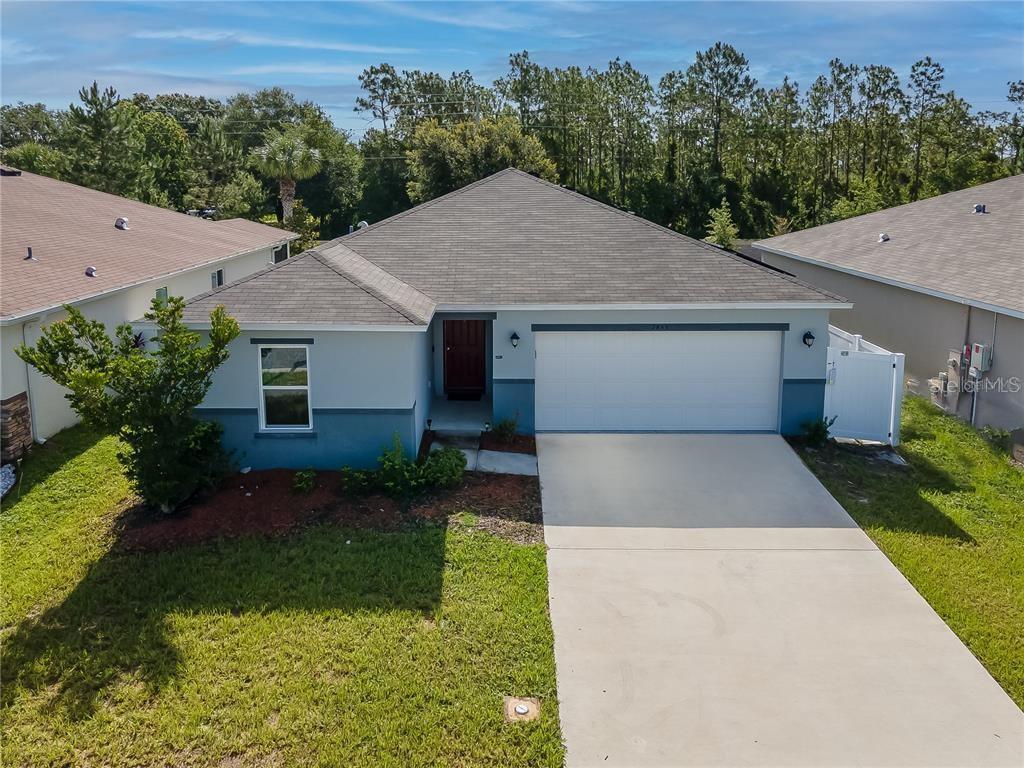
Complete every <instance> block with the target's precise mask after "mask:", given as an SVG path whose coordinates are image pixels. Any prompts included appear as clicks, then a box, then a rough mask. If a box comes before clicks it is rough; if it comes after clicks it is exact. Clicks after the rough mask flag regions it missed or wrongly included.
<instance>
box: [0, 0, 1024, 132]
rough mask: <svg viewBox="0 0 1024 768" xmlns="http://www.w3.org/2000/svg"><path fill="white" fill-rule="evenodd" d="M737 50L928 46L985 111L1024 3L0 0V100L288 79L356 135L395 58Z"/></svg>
mask: <svg viewBox="0 0 1024 768" xmlns="http://www.w3.org/2000/svg"><path fill="white" fill-rule="evenodd" d="M718 40H721V41H723V42H727V43H731V44H732V45H733V46H735V47H736V48H737V49H739V50H740V51H742V52H743V53H744V54H745V55H746V56H747V58H748V59H749V61H750V65H751V73H752V74H753V75H754V77H756V78H757V80H758V81H760V83H761V84H763V85H766V86H769V87H771V86H775V85H777V84H778V83H779V82H780V81H781V80H782V78H783V76H784V75H789V77H790V78H791V79H792V80H796V81H797V82H798V83H799V84H800V86H801V89H804V88H806V87H807V86H808V85H810V83H811V82H812V81H813V80H814V78H815V77H816V76H817V75H818V74H820V73H822V72H824V71H826V70H827V69H828V62H829V60H830V59H832V58H834V57H838V58H840V59H842V60H843V61H845V62H848V63H858V64H869V63H874V64H887V65H889V66H891V67H893V68H894V69H895V70H896V71H897V72H898V73H899V74H900V75H901V77H903V78H904V79H905V78H906V76H907V74H908V73H909V70H910V66H911V64H913V62H914V61H916V60H918V59H920V58H922V57H924V56H926V55H929V56H931V57H932V58H933V59H935V60H937V61H939V62H940V63H941V64H942V65H943V66H944V67H945V70H946V81H945V87H946V88H947V89H953V90H955V91H956V92H957V93H959V94H960V95H961V96H963V97H964V98H966V99H967V100H968V101H970V102H971V103H972V104H973V105H974V106H975V107H976V108H977V109H990V110H999V109H1005V108H1006V106H1007V102H1006V100H1005V97H1006V92H1007V87H1006V83H1007V81H1008V80H1018V79H1024V1H1017V2H911V3H902V2H901V3H897V2H843V1H842V0H836V1H833V2H656V3H647V2H632V3H622V2H593V1H587V2H572V1H571V0H563V1H561V2H461V3H459V2H446V3H435V2H372V3H371V2H329V3H299V2H285V0H279V1H278V2H274V3H260V2H251V1H250V0H242V1H239V2H221V3H218V2H186V1H185V0H180V1H179V2H159V3H157V2H154V3H120V2H64V3H48V2H12V1H11V0H2V2H0V100H2V101H3V103H5V104H6V103H14V102H17V101H26V102H37V101H41V102H44V103H45V104H47V105H49V106H51V107H61V108H63V107H66V106H67V105H68V104H69V103H70V102H71V101H74V100H75V99H76V94H77V92H78V89H79V88H80V87H81V86H82V85H85V84H87V83H91V82H92V81H93V80H97V81H98V82H99V83H100V84H101V85H113V86H114V87H116V88H117V89H118V91H119V92H120V93H121V94H122V95H130V94H132V93H135V92H138V91H143V92H147V93H150V94H154V93H164V92H175V91H177V92H187V93H193V94H203V95H207V96H213V97H220V98H225V97H228V96H231V95H232V94H234V93H237V92H238V91H242V90H255V89H257V88H261V87H266V86H273V85H280V86H282V87H284V88H287V89H288V90H290V91H292V92H293V93H295V94H296V96H298V97H300V98H304V99H312V100H314V101H316V102H318V103H319V104H321V105H322V106H323V107H324V108H325V109H326V110H327V111H328V113H329V114H330V116H331V118H332V119H333V120H334V122H335V124H336V125H338V127H340V128H343V129H345V130H348V131H351V132H352V133H353V134H354V136H355V137H357V138H358V136H359V135H360V134H361V133H362V132H363V131H364V130H366V128H367V127H368V126H369V120H370V118H369V117H368V116H363V115H360V114H357V113H355V112H354V111H353V106H354V103H355V97H356V94H357V93H358V90H359V83H358V79H357V77H358V74H359V73H360V72H361V71H362V70H363V69H364V68H365V67H367V66H370V65H372V64H379V63H381V62H384V61H386V62H390V63H391V64H393V65H394V66H395V67H396V68H399V69H421V70H433V71H437V72H442V73H445V74H449V73H451V72H453V71H456V70H463V69H469V70H470V71H472V72H473V74H474V75H475V76H476V77H477V79H478V81H480V82H484V83H487V84H490V83H491V82H492V81H493V80H494V79H495V78H497V77H499V76H501V75H502V74H503V73H504V72H505V70H506V64H507V61H508V55H509V54H510V53H512V52H514V51H521V50H524V49H525V50H528V51H529V52H530V55H531V58H533V59H534V60H535V61H537V62H538V63H540V64H543V65H547V66H568V65H570V64H576V65H580V66H583V67H586V66H594V67H603V66H605V65H606V64H607V62H608V61H609V60H611V59H613V58H615V57H621V58H622V59H624V60H628V61H630V62H631V63H632V64H633V65H634V66H635V67H637V68H638V69H640V70H641V71H643V72H645V73H647V74H648V75H649V76H650V77H651V80H652V82H653V83H654V84H655V85H656V84H657V81H658V79H659V78H660V77H661V76H662V75H663V74H664V73H665V72H667V71H671V70H674V69H680V70H682V69H685V68H686V67H687V66H688V65H689V64H690V63H692V61H693V57H694V53H695V52H696V51H698V50H704V49H706V48H708V47H709V46H711V45H712V44H714V43H715V42H716V41H718Z"/></svg>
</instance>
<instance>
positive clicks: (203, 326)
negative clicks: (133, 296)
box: [131, 320, 429, 333]
mask: <svg viewBox="0 0 1024 768" xmlns="http://www.w3.org/2000/svg"><path fill="white" fill-rule="evenodd" d="M131 325H132V326H133V327H135V328H146V329H149V328H156V324H155V323H151V322H150V321H148V320H137V321H135V322H133V323H132V324H131ZM186 325H187V326H188V327H189V328H191V329H193V330H196V331H208V330H210V323H209V321H204V322H202V323H186ZM238 325H239V327H240V328H241V330H242V331H243V332H245V331H280V332H282V333H298V332H302V333H313V332H317V331H373V332H386V331H391V332H395V333H426V332H427V328H428V327H429V326H427V325H369V324H367V325H359V324H357V323H324V324H321V325H313V324H310V323H293V324H289V323H239V324H238Z"/></svg>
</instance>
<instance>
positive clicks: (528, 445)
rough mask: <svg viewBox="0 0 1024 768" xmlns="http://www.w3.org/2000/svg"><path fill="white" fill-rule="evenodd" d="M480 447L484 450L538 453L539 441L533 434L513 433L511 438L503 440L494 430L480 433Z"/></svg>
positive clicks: (534, 454) (533, 454) (532, 454)
mask: <svg viewBox="0 0 1024 768" xmlns="http://www.w3.org/2000/svg"><path fill="white" fill-rule="evenodd" d="M480 449H481V450H484V451H504V452H505V453H528V454H530V455H531V456H536V455H537V441H536V439H534V437H533V435H512V438H511V439H510V440H503V439H501V438H500V437H498V436H497V435H496V434H494V433H493V432H485V433H484V434H482V435H480Z"/></svg>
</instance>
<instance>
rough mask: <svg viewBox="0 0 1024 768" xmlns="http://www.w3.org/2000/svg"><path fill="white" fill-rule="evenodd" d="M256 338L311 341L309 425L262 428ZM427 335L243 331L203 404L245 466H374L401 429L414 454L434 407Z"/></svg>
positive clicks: (199, 412)
mask: <svg viewBox="0 0 1024 768" xmlns="http://www.w3.org/2000/svg"><path fill="white" fill-rule="evenodd" d="M253 339H266V340H269V339H277V340H280V341H281V342H282V343H287V342H290V341H294V340H299V339H310V340H312V344H310V346H309V381H310V399H311V402H312V408H313V429H312V430H310V431H288V432H284V431H276V430H275V431H263V432H261V430H260V428H259V410H258V408H259V397H260V388H259V356H258V346H257V345H256V344H254V343H253ZM429 350H430V344H429V339H428V337H427V334H426V333H425V332H423V331H419V332H408V331H403V332H397V331H316V332H308V331H294V332H270V331H244V332H243V333H242V334H241V335H240V336H239V338H238V339H236V340H235V341H233V342H232V343H231V345H230V347H229V352H230V357H229V358H228V360H227V361H226V362H225V363H224V364H223V365H222V366H221V367H220V368H219V369H218V370H217V372H216V373H215V374H214V380H213V385H212V386H211V387H210V391H209V393H208V394H207V397H206V399H205V400H204V401H203V404H202V406H201V407H200V408H199V409H198V410H197V415H198V416H199V417H201V418H209V419H215V420H217V421H219V422H220V423H221V424H222V425H223V426H224V445H225V447H226V448H227V449H228V450H230V451H232V452H233V453H234V460H235V461H236V462H237V463H238V464H239V465H240V466H251V467H253V468H255V469H265V468H271V467H291V468H304V467H310V466H311V467H315V468H318V469H338V468H340V467H342V466H345V465H349V466H359V467H364V466H373V464H374V463H375V462H376V458H377V457H378V456H379V455H380V452H381V450H382V448H383V447H385V446H386V445H389V444H390V443H391V441H392V439H393V436H394V435H395V434H396V433H397V434H398V435H399V437H400V439H401V441H402V445H403V447H404V448H405V450H406V451H407V452H408V453H410V454H415V452H416V451H417V450H418V448H419V442H420V438H421V436H422V432H423V430H422V425H423V422H424V421H425V420H426V418H427V415H428V413H429V407H430V351H429Z"/></svg>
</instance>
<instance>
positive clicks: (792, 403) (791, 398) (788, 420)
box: [779, 379, 825, 435]
mask: <svg viewBox="0 0 1024 768" xmlns="http://www.w3.org/2000/svg"><path fill="white" fill-rule="evenodd" d="M824 413H825V379H783V380H782V423H781V424H780V425H779V426H780V431H781V432H782V434H784V435H799V434H800V432H801V428H802V426H803V424H804V423H806V422H808V421H820V420H821V418H822V417H823V415H824Z"/></svg>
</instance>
